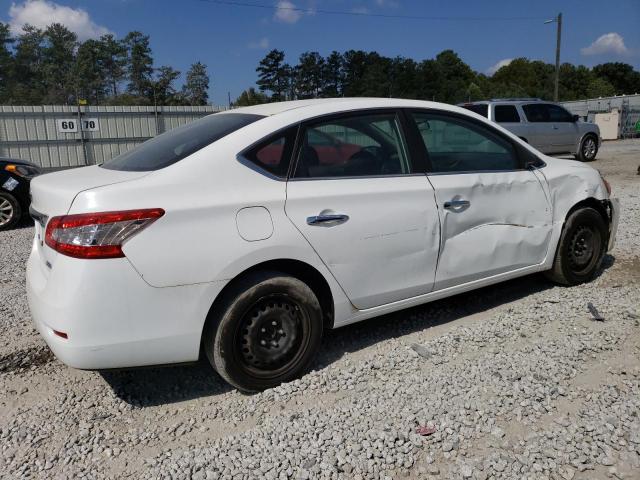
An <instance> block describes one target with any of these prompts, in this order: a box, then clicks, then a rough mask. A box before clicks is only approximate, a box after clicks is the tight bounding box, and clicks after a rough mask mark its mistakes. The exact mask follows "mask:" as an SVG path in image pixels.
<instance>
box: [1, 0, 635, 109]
mask: <svg viewBox="0 0 640 480" xmlns="http://www.w3.org/2000/svg"><path fill="white" fill-rule="evenodd" d="M238 1H240V3H256V4H261V5H276V4H280V5H281V6H285V7H286V6H291V5H293V6H295V7H301V8H304V9H309V10H308V11H305V12H304V13H301V12H298V11H293V10H285V9H283V10H273V9H265V8H248V7H240V6H229V5H221V4H216V3H211V2H209V1H206V0H85V1H73V0H56V1H55V2H54V1H51V0H29V1H26V2H25V1H24V0H13V1H12V0H0V21H4V22H9V23H11V24H12V26H13V28H15V29H19V27H20V25H21V24H22V23H24V22H29V23H32V24H35V25H39V24H46V23H50V22H51V21H52V19H55V20H57V21H60V22H61V23H65V24H66V25H67V26H68V27H69V28H71V29H72V30H74V31H76V32H77V33H78V34H79V36H80V38H87V37H91V36H97V35H99V34H101V33H104V32H106V31H110V32H113V33H115V34H116V35H117V36H119V37H120V36H124V35H126V33H127V32H129V31H131V30H140V31H142V32H144V33H146V34H149V35H150V36H151V47H152V49H153V53H154V58H155V61H156V64H157V66H160V65H171V66H173V67H174V68H177V69H178V70H181V71H182V72H183V73H184V72H185V71H186V70H187V69H188V67H189V65H190V64H191V63H193V62H195V61H198V60H199V61H202V62H203V63H205V64H206V65H207V66H208V68H209V73H210V75H211V78H212V86H211V91H210V96H211V101H212V102H213V103H214V104H225V103H226V102H227V92H231V97H232V99H234V98H235V97H237V96H238V95H239V94H240V93H241V92H242V90H243V89H245V88H247V87H249V86H252V85H253V84H254V83H255V80H256V73H255V68H256V66H257V64H258V62H259V61H260V59H261V58H262V57H263V56H264V55H265V54H266V53H267V52H268V51H269V50H270V49H272V48H278V49H280V50H284V51H285V53H286V55H287V61H289V62H290V63H295V62H296V60H297V58H298V56H299V55H300V53H301V52H304V51H313V50H316V51H319V52H320V53H321V54H323V55H326V54H328V53H329V52H331V51H332V50H338V51H345V50H349V49H362V50H376V51H378V52H379V53H381V54H383V55H387V56H396V55H401V56H405V57H411V58H414V59H417V60H421V59H425V58H432V57H433V56H435V55H436V54H437V53H438V52H440V51H442V50H444V49H449V48H450V49H453V50H455V51H456V52H457V53H458V54H459V55H460V56H461V58H462V59H463V60H464V61H465V62H467V63H468V64H469V65H471V67H472V68H474V69H475V70H477V71H481V72H490V71H491V68H492V66H495V65H497V64H499V62H501V61H502V62H503V63H506V62H508V60H509V59H511V58H516V57H523V56H524V57H528V58H532V59H540V60H544V61H547V62H553V61H554V55H555V25H554V24H551V25H545V24H544V23H543V22H544V20H545V19H546V18H551V17H553V16H555V15H556V14H557V13H558V12H560V11H561V12H562V13H563V17H564V18H563V44H562V61H568V62H572V63H576V64H584V65H588V66H592V65H595V64H597V63H601V62H606V61H624V62H627V63H630V64H632V65H634V66H635V67H636V68H637V69H640V0H609V1H606V2H605V1H602V0H593V1H590V0H537V1H524V0H485V1H481V0H448V1H438V0H422V1H421V0H279V1H278V0H238ZM316 10H317V11H320V10H333V11H336V10H339V11H347V12H360V13H373V14H384V15H399V16H422V17H448V18H451V17H453V18H459V17H467V18H468V17H474V18H477V17H480V18H493V19H495V18H496V17H498V18H502V20H490V21H489V20H487V21H484V20H425V19H408V18H381V17H372V16H348V15H344V16H341V15H326V14H321V13H319V12H316V13H314V12H315V11H316ZM505 17H509V18H512V17H527V19H526V20H515V19H512V20H505V19H504V18H505Z"/></svg>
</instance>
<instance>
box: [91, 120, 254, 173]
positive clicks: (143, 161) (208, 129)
mask: <svg viewBox="0 0 640 480" xmlns="http://www.w3.org/2000/svg"><path fill="white" fill-rule="evenodd" d="M261 118H264V117H262V116H261V115H251V114H248V113H215V114H213V115H208V116H206V117H204V118H201V119H199V120H196V121H195V122H191V123H188V124H187V125H183V126H181V127H178V128H174V129H173V130H170V131H168V132H166V133H163V134H162V135H158V136H157V137H154V138H152V139H151V140H147V141H146V142H144V143H141V144H140V145H138V146H137V147H135V148H133V149H131V150H129V151H128V152H125V153H123V154H121V155H118V156H117V157H114V158H112V159H111V160H107V161H106V162H104V163H103V164H102V165H101V166H102V168H107V169H109V170H123V171H132V172H149V171H153V170H159V169H161V168H164V167H168V166H169V165H173V164H174V163H176V162H179V161H180V160H182V159H184V158H186V157H188V156H189V155H191V154H192V153H195V152H197V151H198V150H200V149H202V148H204V147H206V146H207V145H210V144H212V143H213V142H215V141H217V140H220V139H221V138H222V137H225V136H227V135H229V134H230V133H233V132H235V131H236V130H239V129H241V128H242V127H246V126H247V125H249V124H250V123H253V122H255V121H257V120H260V119H261Z"/></svg>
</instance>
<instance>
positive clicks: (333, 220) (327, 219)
mask: <svg viewBox="0 0 640 480" xmlns="http://www.w3.org/2000/svg"><path fill="white" fill-rule="evenodd" d="M347 220H349V215H344V214H342V213H333V214H327V215H322V214H321V215H316V216H313V217H307V225H312V226H319V227H333V226H335V225H340V224H341V223H344V222H346V221H347Z"/></svg>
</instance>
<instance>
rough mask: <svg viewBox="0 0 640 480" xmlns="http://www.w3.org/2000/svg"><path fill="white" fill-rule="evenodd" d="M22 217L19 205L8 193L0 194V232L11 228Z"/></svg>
mask: <svg viewBox="0 0 640 480" xmlns="http://www.w3.org/2000/svg"><path fill="white" fill-rule="evenodd" d="M21 216H22V209H21V208H20V203H19V202H18V200H17V199H16V197H14V196H13V195H11V194H10V193H6V192H0V231H1V230H8V229H9V228H12V227H13V226H14V225H15V224H16V223H18V221H19V220H20V217H21Z"/></svg>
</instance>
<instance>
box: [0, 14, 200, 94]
mask: <svg viewBox="0 0 640 480" xmlns="http://www.w3.org/2000/svg"><path fill="white" fill-rule="evenodd" d="M179 76H180V72H179V71H178V70H175V69H174V68H173V67H171V66H166V65H163V66H160V67H158V68H156V67H155V66H154V62H153V56H152V50H151V47H150V46H149V36H148V35H144V34H143V33H141V32H138V31H133V32H129V33H128V34H127V35H126V36H125V37H124V38H121V39H118V38H116V37H115V36H114V35H112V34H108V35H103V36H102V37H100V38H99V39H89V40H86V41H84V42H80V41H78V38H77V35H76V34H75V33H73V32H72V31H70V30H69V29H68V28H67V27H65V26H64V25H62V24H59V23H53V24H51V25H49V26H48V27H47V28H45V29H40V28H36V27H34V26H31V25H25V26H24V27H23V29H22V32H21V33H20V34H19V35H16V36H13V35H12V34H11V31H10V29H9V25H7V24H3V23H0V104H13V105H41V104H75V103H76V102H78V101H80V100H83V101H86V102H87V103H89V104H92V105H153V104H157V105H206V104H207V102H208V99H209V97H208V90H209V82H210V80H209V75H208V73H207V68H206V66H205V65H204V64H202V63H201V62H196V63H194V64H192V65H191V67H190V68H189V70H188V72H187V74H186V81H185V83H184V86H183V87H182V89H180V90H178V89H177V88H176V86H175V82H176V80H177V79H178V77H179Z"/></svg>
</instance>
